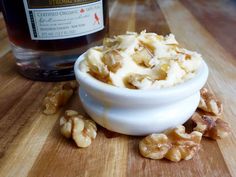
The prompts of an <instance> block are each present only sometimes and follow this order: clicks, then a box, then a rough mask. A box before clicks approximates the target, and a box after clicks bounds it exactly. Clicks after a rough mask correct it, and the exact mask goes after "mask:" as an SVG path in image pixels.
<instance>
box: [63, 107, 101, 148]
mask: <svg viewBox="0 0 236 177" xmlns="http://www.w3.org/2000/svg"><path fill="white" fill-rule="evenodd" d="M60 126H61V134H62V135H63V136H65V137H66V138H71V137H72V139H73V140H74V141H75V143H76V145H77V146H78V147H83V148H84V147H88V146H89V145H90V144H91V143H92V140H94V139H95V138H96V136H97V127H96V124H95V122H94V121H92V120H90V119H86V118H85V117H83V116H82V115H79V114H78V112H76V111H73V110H67V111H66V112H65V115H64V116H63V117H61V119H60Z"/></svg>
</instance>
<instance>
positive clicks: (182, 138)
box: [139, 126, 202, 162]
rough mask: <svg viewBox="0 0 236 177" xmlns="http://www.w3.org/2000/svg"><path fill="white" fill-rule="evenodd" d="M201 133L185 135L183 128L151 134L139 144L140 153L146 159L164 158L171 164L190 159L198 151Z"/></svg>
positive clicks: (195, 132)
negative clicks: (171, 162)
mask: <svg viewBox="0 0 236 177" xmlns="http://www.w3.org/2000/svg"><path fill="white" fill-rule="evenodd" d="M201 138H202V133H200V132H197V131H194V132H192V133H190V134H187V133H185V127H184V126H178V127H177V128H174V129H171V130H168V131H166V132H164V133H162V134H151V135H149V136H147V137H145V138H144V139H143V140H141V141H140V143H139V150H140V153H141V154H142V155H143V156H144V157H147V158H151V159H162V158H166V159H168V160H171V161H173V162H178V161H180V160H182V159H183V160H189V159H192V158H193V156H194V154H196V152H198V151H199V149H200V142H201Z"/></svg>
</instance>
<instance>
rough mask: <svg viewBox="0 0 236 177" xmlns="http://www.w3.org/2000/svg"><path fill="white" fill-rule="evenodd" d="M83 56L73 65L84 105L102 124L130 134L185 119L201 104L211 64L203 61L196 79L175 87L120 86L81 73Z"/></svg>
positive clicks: (162, 128)
mask: <svg viewBox="0 0 236 177" xmlns="http://www.w3.org/2000/svg"><path fill="white" fill-rule="evenodd" d="M84 56H85V54H83V55H81V56H80V57H79V58H78V60H77V61H76V63H75V66H74V70H75V76H76V80H77V81H78V82H79V85H80V88H79V96H80V99H81V102H82V104H83V107H84V108H85V110H86V112H87V113H88V114H89V115H90V116H91V118H92V119H93V120H94V121H95V122H97V123H98V124H99V125H101V126H103V127H105V128H107V129H109V130H111V131H115V132H118V133H123V134H127V135H147V134H150V133H154V132H155V133H157V132H162V131H164V130H166V129H169V128H172V127H175V126H177V125H180V124H183V123H184V122H186V121H187V120H188V119H189V118H190V117H191V115H192V114H193V113H194V111H195V110H196V108H197V106H198V103H199V100H200V93H199V90H200V89H201V88H202V87H203V85H204V84H205V83H206V80H207V77H208V67H207V65H206V63H205V62H204V61H203V62H202V65H201V67H200V68H199V70H198V72H197V74H196V76H195V77H194V78H193V79H190V80H188V81H186V82H184V83H182V84H179V85H176V86H174V87H170V88H162V89H153V90H132V89H127V88H118V87H115V86H112V85H109V84H105V83H103V82H101V81H98V80H96V79H95V78H93V77H91V76H90V75H89V74H87V73H84V72H81V71H80V70H79V64H80V62H81V61H82V60H83V59H84Z"/></svg>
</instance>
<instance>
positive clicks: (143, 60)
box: [132, 48, 153, 67]
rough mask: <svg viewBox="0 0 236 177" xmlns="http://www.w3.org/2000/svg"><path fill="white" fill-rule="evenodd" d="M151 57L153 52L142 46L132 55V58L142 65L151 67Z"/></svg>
mask: <svg viewBox="0 0 236 177" xmlns="http://www.w3.org/2000/svg"><path fill="white" fill-rule="evenodd" d="M152 57H153V54H152V53H151V52H150V51H149V50H148V49H146V48H143V49H142V50H140V51H137V52H136V53H134V54H133V55H132V58H133V60H134V61H135V62H136V63H137V64H139V65H142V66H146V67H152V65H151V63H150V61H151V59H152Z"/></svg>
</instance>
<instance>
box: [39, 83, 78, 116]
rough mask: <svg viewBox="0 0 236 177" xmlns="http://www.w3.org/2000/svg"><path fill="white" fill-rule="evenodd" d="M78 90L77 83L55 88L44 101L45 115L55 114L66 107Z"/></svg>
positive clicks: (60, 85)
mask: <svg viewBox="0 0 236 177" xmlns="http://www.w3.org/2000/svg"><path fill="white" fill-rule="evenodd" d="M76 88H77V83H76V81H71V82H67V83H64V84H59V85H57V86H54V87H53V88H52V90H50V91H49V92H48V93H47V95H46V97H45V98H44V100H43V106H44V110H43V113H44V114H47V115H50V114H55V113H56V112H57V111H58V109H59V108H60V107H61V106H64V105H65V104H66V103H67V102H68V100H69V99H70V97H71V96H72V95H73V93H74V91H75V89H76Z"/></svg>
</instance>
